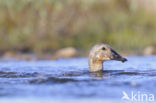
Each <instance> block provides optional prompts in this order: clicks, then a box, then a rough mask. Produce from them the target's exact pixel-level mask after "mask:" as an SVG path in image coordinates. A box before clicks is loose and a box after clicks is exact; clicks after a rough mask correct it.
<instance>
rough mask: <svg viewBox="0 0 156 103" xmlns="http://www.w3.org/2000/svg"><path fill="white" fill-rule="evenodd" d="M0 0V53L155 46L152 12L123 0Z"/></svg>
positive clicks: (124, 48) (155, 38)
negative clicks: (94, 47) (102, 43)
mask: <svg viewBox="0 0 156 103" xmlns="http://www.w3.org/2000/svg"><path fill="white" fill-rule="evenodd" d="M104 1H107V0H97V1H96V0H0V51H2V52H4V51H8V50H15V51H28V52H34V53H44V52H49V51H53V50H56V49H58V48H62V47H66V46H73V47H76V48H79V49H82V50H88V48H90V47H91V46H92V45H93V44H96V43H99V42H105V43H108V44H110V45H112V46H113V47H115V48H118V49H119V50H123V51H125V50H127V51H128V50H132V51H138V50H141V49H143V48H144V47H146V46H148V45H156V34H155V33H156V19H155V18H156V15H154V14H152V13H149V12H146V11H145V10H144V9H141V8H136V7H135V5H132V4H130V3H129V2H128V0H110V1H109V0H108V1H107V2H104Z"/></svg>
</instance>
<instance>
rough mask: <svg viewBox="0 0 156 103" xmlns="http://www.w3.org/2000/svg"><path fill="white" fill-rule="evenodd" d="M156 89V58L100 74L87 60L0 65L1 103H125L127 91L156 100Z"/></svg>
mask: <svg viewBox="0 0 156 103" xmlns="http://www.w3.org/2000/svg"><path fill="white" fill-rule="evenodd" d="M155 85H156V56H149V57H139V56H133V57H128V62H126V63H121V62H118V61H107V62H105V63H104V72H100V73H90V72H89V67H88V59H87V58H74V59H62V60H57V61H31V62H29V61H13V60H11V61H5V62H4V61H3V62H0V103H53V102H55V103H62V102H63V103H64V102H65V103H66V102H67V103H73V102H78V103H79V102H82V103H86V102H87V103H88V102H90V103H95V102H96V103H97V102H98V103H116V102H120V103H125V100H121V98H122V96H123V91H124V92H126V93H127V94H128V95H129V96H130V95H131V92H134V93H136V94H137V95H141V94H148V95H149V94H153V95H154V96H156V90H155V88H154V87H155ZM155 101H156V100H155ZM126 102H128V101H126ZM135 102H137V101H135Z"/></svg>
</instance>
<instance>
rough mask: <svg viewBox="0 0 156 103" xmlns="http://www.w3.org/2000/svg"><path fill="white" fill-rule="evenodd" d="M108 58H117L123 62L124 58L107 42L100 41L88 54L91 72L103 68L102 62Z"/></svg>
mask: <svg viewBox="0 0 156 103" xmlns="http://www.w3.org/2000/svg"><path fill="white" fill-rule="evenodd" d="M108 60H117V61H122V62H125V61H127V59H126V58H124V57H122V56H121V55H120V54H118V53H117V52H116V51H115V50H113V48H112V47H110V46H109V45H107V44H104V43H101V44H97V45H95V46H94V47H93V48H92V49H91V51H90V54H89V67H90V71H91V72H97V71H102V70H103V62H104V61H108Z"/></svg>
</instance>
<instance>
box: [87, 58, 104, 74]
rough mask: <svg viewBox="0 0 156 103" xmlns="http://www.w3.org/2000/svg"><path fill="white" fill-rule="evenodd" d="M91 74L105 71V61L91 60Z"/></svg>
mask: <svg viewBox="0 0 156 103" xmlns="http://www.w3.org/2000/svg"><path fill="white" fill-rule="evenodd" d="M89 66H90V71H91V72H98V71H102V70H103V61H96V60H89Z"/></svg>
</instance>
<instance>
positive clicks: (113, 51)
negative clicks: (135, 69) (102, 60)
mask: <svg viewBox="0 0 156 103" xmlns="http://www.w3.org/2000/svg"><path fill="white" fill-rule="evenodd" d="M111 52H112V56H111V60H117V61H121V62H126V61H127V59H126V58H124V57H122V56H121V55H120V54H118V53H117V52H116V51H115V50H113V49H111Z"/></svg>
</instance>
